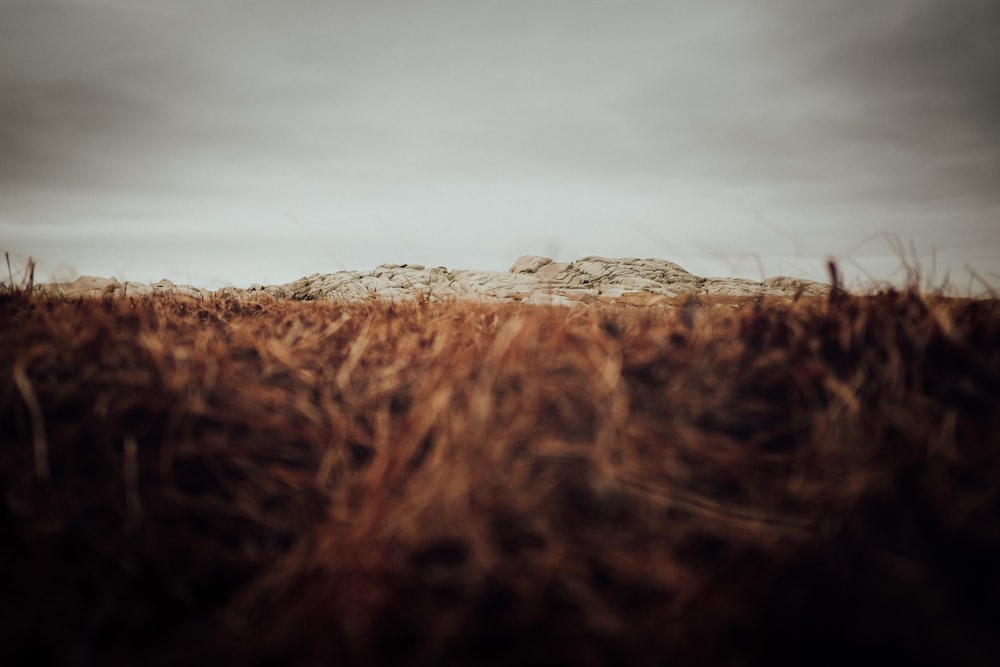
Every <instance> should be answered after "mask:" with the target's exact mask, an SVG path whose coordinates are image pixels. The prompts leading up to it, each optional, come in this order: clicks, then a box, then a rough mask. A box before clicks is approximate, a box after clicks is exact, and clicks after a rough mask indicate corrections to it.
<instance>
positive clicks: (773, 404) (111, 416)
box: [0, 290, 1000, 665]
mask: <svg viewBox="0 0 1000 667" xmlns="http://www.w3.org/2000/svg"><path fill="white" fill-rule="evenodd" d="M998 343H1000V306H998V302H997V301H996V300H960V299H945V298H938V297H933V296H929V295H924V294H921V293H919V292H917V291H915V290H909V291H903V292H898V291H885V292H882V293H879V294H876V295H873V296H867V297H859V296H851V295H847V294H843V293H840V294H837V295H836V297H835V298H831V299H829V300H827V299H797V300H792V299H763V298H761V299H749V300H732V299H725V298H716V299H712V298H707V299H702V300H693V299H676V300H671V301H670V302H669V303H657V304H653V305H644V306H641V307H639V306H635V305H628V304H619V305H613V306H612V305H606V304H599V303H595V304H591V305H589V306H578V307H574V308H560V307H539V306H526V305H520V304H491V305H482V304H478V305H477V304H471V303H464V302H454V303H445V304H434V303H428V302H427V301H417V302H415V303H405V304H386V303H378V302H366V303H355V304H344V303H334V302H308V303H300V302H292V301H281V300H275V299H271V298H269V297H266V296H259V297H254V298H243V299H240V298H236V297H234V296H225V297H224V296H217V297H215V298H212V299H208V300H194V299H187V298H183V297H165V296H157V297H143V298H135V297H132V298H123V297H105V298H76V299H66V298H58V297H47V296H40V295H38V294H37V293H36V294H32V293H31V291H30V290H8V291H5V292H4V293H3V294H0V489H2V495H0V614H2V617H0V659H2V662H3V663H4V664H23V663H25V662H27V661H29V660H30V661H32V662H35V663H52V664H67V663H81V664H102V665H115V664H135V663H144V664H182V663H183V664H187V663H209V662H211V663H213V664H217V663H219V662H220V661H224V662H232V663H234V664H259V665H264V664H300V665H326V664H359V665H360V664H402V665H437V664H456V665H458V664H588V665H589V664H593V665H601V664H637V665H639V664H661V663H665V662H670V663H679V664H689V663H690V664H695V663H698V664H706V663H707V664H765V663H772V662H774V661H776V660H778V661H790V660H795V661H804V662H810V663H825V664H843V662H844V661H845V660H853V659H857V658H858V657H859V656H866V657H873V658H876V659H877V658H890V657H891V658H893V659H894V660H900V661H902V660H909V661H912V662H915V663H921V664H930V663H941V662H945V661H948V662H953V663H956V664H996V663H997V661H1000V641H998V638H997V635H996V633H995V626H994V625H993V624H992V620H991V619H993V618H996V616H997V613H996V612H997V609H996V607H997V600H1000V567H998V565H997V564H998V563H1000V496H998V489H1000V449H998V448H1000V345H998Z"/></svg>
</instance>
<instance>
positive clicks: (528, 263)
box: [508, 255, 552, 273]
mask: <svg viewBox="0 0 1000 667" xmlns="http://www.w3.org/2000/svg"><path fill="white" fill-rule="evenodd" d="M551 263H552V260H551V259H550V258H549V257H538V256H537V255H522V256H521V257H518V258H517V259H516V260H514V264H513V266H511V267H510V269H509V270H508V273H535V272H537V271H538V269H540V268H542V267H543V266H545V265H546V264H551Z"/></svg>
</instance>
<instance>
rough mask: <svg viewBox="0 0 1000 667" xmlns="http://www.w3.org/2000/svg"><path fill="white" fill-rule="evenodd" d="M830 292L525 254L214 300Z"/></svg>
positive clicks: (321, 280)
mask: <svg viewBox="0 0 1000 667" xmlns="http://www.w3.org/2000/svg"><path fill="white" fill-rule="evenodd" d="M43 289H46V290H49V291H54V292H56V293H60V294H64V295H68V296H75V295H88V296H101V295H108V294H115V295H125V296H129V295H131V296H137V295H145V294H158V293H169V294H174V295H184V296H190V297H195V298H203V297H207V296H210V295H212V294H213V292H211V291H209V290H205V289H201V288H198V287H192V286H190V285H175V284H173V283H172V282H170V281H169V280H161V281H159V282H156V283H153V284H151V285H150V284H145V283H133V282H125V283H121V282H119V281H118V280H116V279H115V278H98V277H95V276H83V277H81V278H78V279H77V280H75V281H73V282H72V283H60V284H56V285H47V286H44V287H43ZM829 290H830V286H829V285H825V284H822V283H817V282H813V281H809V280H800V279H797V278H787V277H784V276H778V277H774V278H768V279H766V280H764V281H762V282H757V281H754V280H747V279H745V278H703V277H701V276H696V275H694V274H693V273H690V272H688V271H686V270H684V269H683V268H681V267H680V266H678V265H677V264H674V263H673V262H668V261H666V260H662V259H636V258H633V257H627V258H620V259H611V258H607V257H584V258H582V259H578V260H576V261H575V262H556V261H554V260H552V259H551V258H548V257H537V256H534V255H526V256H524V257H519V258H518V259H517V261H515V262H514V264H513V265H512V266H511V268H510V270H509V271H506V272H503V271H473V270H468V269H455V270H448V269H447V268H445V267H443V266H436V267H432V268H427V267H425V266H423V265H420V264H380V265H378V266H377V267H375V269H373V270H371V271H338V272H336V273H314V274H312V275H309V276H305V277H303V278H299V279H298V280H295V281H293V282H290V283H286V284H284V285H251V286H250V287H249V288H247V289H245V290H240V289H237V288H231V287H230V288H223V289H222V290H219V291H218V293H231V294H234V295H250V296H252V295H257V294H267V295H269V296H272V297H275V298H288V299H298V300H316V299H335V300H346V301H356V300H361V299H370V298H381V299H392V300H410V299H415V298H418V297H420V296H423V297H426V298H428V299H430V300H434V301H438V300H449V299H476V300H482V301H514V300H516V301H523V302H525V303H537V304H553V305H572V304H576V303H590V302H593V301H596V300H602V301H611V300H616V299H621V298H623V297H628V296H630V295H652V296H654V297H655V296H659V297H674V296H681V295H687V294H691V295H713V296H736V297H753V296H758V295H765V296H794V295H796V294H804V295H807V296H823V295H825V294H827V293H828V292H829Z"/></svg>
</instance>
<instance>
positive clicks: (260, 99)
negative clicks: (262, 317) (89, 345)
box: [0, 0, 1000, 288]
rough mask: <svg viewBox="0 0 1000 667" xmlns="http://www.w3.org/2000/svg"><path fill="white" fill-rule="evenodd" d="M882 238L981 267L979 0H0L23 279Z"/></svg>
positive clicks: (854, 274)
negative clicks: (33, 265) (27, 265)
mask: <svg viewBox="0 0 1000 667" xmlns="http://www.w3.org/2000/svg"><path fill="white" fill-rule="evenodd" d="M900 248H903V249H904V250H905V253H906V255H907V256H909V254H910V253H915V255H916V257H917V263H918V264H919V266H920V269H921V271H922V272H923V274H924V276H925V279H926V278H931V277H932V274H933V276H936V279H937V280H938V281H940V280H941V279H943V277H944V275H945V273H947V272H950V276H951V280H952V282H953V283H954V284H955V285H956V286H959V287H963V288H964V287H968V286H970V285H972V286H973V287H976V286H977V285H976V284H975V283H976V279H974V278H972V277H971V276H970V273H969V269H970V268H971V269H972V270H973V271H975V272H976V273H977V274H978V275H979V276H981V277H982V278H984V279H986V280H988V281H992V284H993V285H994V286H1000V2H997V1H996V0H880V1H879V2H877V3H875V2H870V1H868V0H810V1H809V2H803V1H802V0H753V1H751V0H720V1H719V2H697V1H695V0H684V1H682V0H655V1H649V2H642V1H629V0H553V1H544V0H531V1H526V0H505V1H504V2H480V1H477V0H427V1H421V0H409V1H404V0H385V1H378V0H371V1H370V2H347V1H346V0H336V1H331V0H327V1H320V0H283V1H282V2H274V1H270V0H269V1H263V0H173V1H171V2H162V1H160V0H156V1H151V0H22V1H15V0H0V249H2V250H5V251H9V252H10V253H11V256H12V259H13V260H14V261H15V263H16V262H23V261H24V260H26V258H27V257H28V256H32V257H34V258H35V259H36V260H38V261H39V274H40V276H41V277H42V278H43V279H50V278H51V279H65V278H71V277H75V275H77V274H82V273H89V274H97V275H104V276H111V275H113V276H116V277H118V278H119V279H129V280H155V279H158V278H164V277H165V278H170V279H172V280H175V281H180V282H189V283H192V284H196V285H200V286H220V285H223V284H235V285H246V284H249V283H251V282H270V283H278V282H285V281H289V280H293V279H295V278H297V277H299V276H302V275H306V274H309V273H313V272H321V273H324V272H333V271H336V270H340V269H366V268H371V267H372V266H374V265H375V264H378V263H382V262H397V263H403V262H411V263H422V264H427V265H447V266H449V267H452V268H458V267H464V268H476V269H497V270H506V269H507V268H508V267H509V266H510V264H511V263H512V262H513V261H514V259H515V258H516V257H518V256H519V255H523V254H540V255H547V256H553V257H556V258H558V259H562V260H571V259H575V258H578V257H583V256H586V255H602V256H610V257H626V256H630V257H659V258H664V259H668V260H671V261H674V262H677V263H679V264H681V265H682V266H684V267H685V268H686V269H688V270H689V271H692V272H694V273H697V274H700V275H731V276H742V277H749V278H754V279H760V278H762V277H765V276H771V275H778V274H786V275H796V276H801V277H807V278H819V279H822V278H824V277H825V275H826V273H825V264H826V258H827V257H831V256H832V257H834V258H836V259H838V261H839V262H840V265H841V268H842V270H843V271H844V273H846V274H847V275H848V276H849V278H850V280H852V281H866V280H869V279H873V280H895V281H900V280H902V279H903V276H904V272H903V259H905V258H901V257H900V256H899V255H900ZM910 261H911V263H912V261H913V260H912V259H911V260H910Z"/></svg>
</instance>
